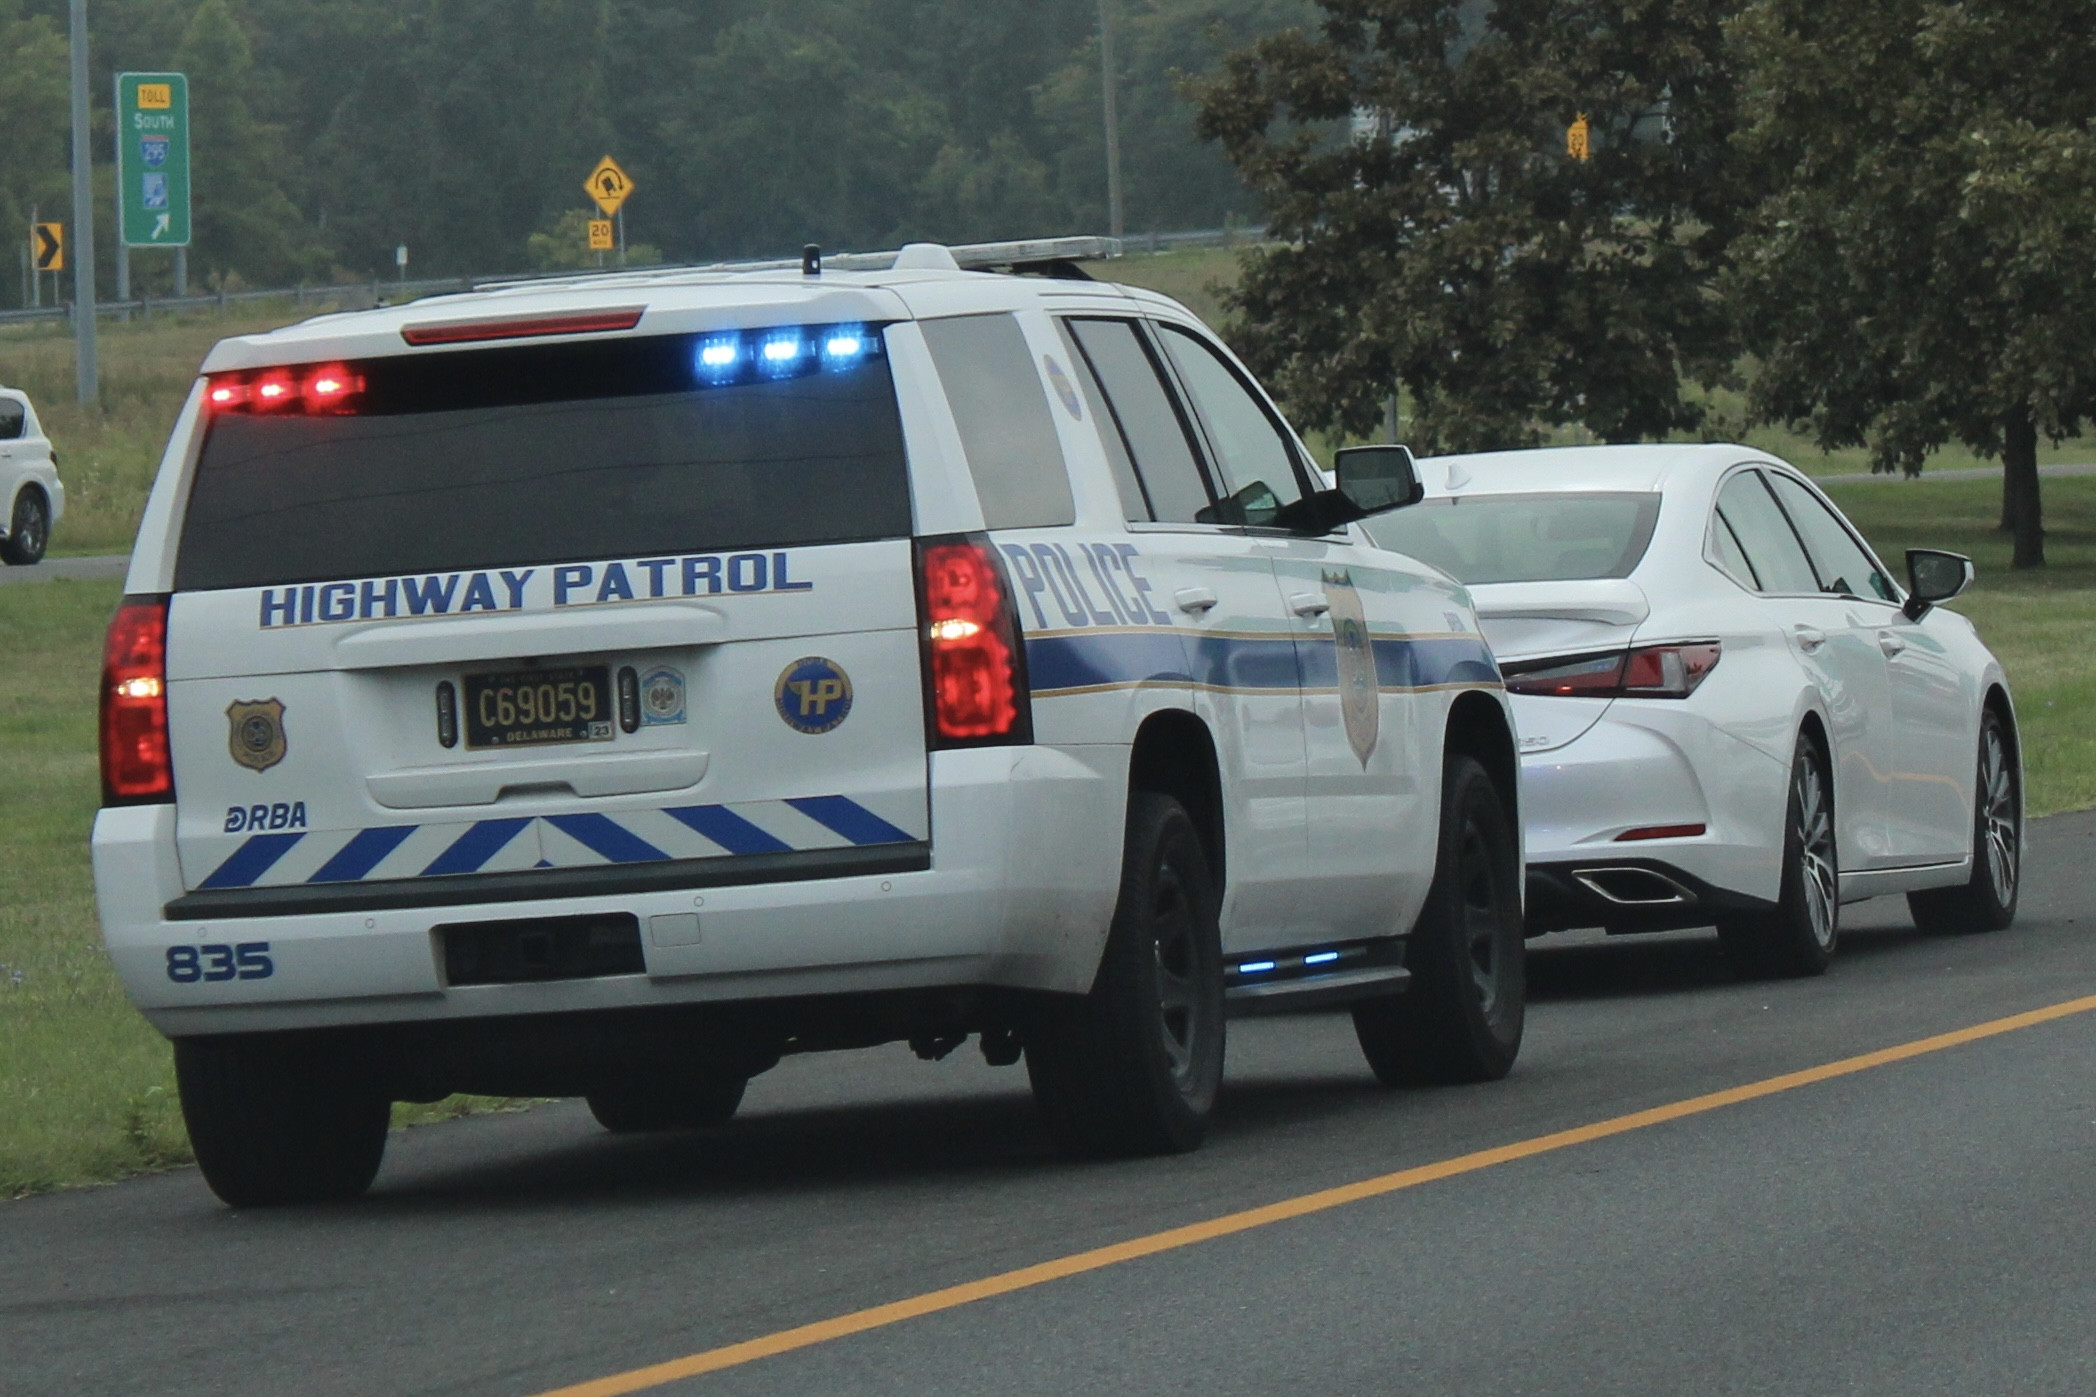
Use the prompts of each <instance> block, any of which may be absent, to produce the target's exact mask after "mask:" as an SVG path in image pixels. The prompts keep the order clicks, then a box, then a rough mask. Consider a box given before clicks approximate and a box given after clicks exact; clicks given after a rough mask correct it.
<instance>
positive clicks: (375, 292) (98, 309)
mask: <svg viewBox="0 0 2096 1397" xmlns="http://www.w3.org/2000/svg"><path fill="white" fill-rule="evenodd" d="M1265 233H1266V230H1265V228H1264V227H1262V226H1257V225H1254V226H1249V227H1244V228H1197V229H1192V230H1189V231H1181V232H1174V233H1132V234H1129V235H1128V236H1126V237H1123V238H1122V239H1121V240H1120V246H1121V255H1122V256H1127V255H1129V254H1132V253H1149V252H1176V251H1178V250H1180V249H1182V248H1191V247H1243V246H1247V245H1249V244H1251V243H1255V242H1258V241H1259V240H1260V239H1261V238H1262V237H1264V236H1265ZM1102 241H1104V240H1102ZM893 255H894V254H892V253H881V254H859V253H840V254H837V255H836V256H834V257H833V256H829V255H825V256H824V258H823V261H824V263H825V264H826V265H829V266H832V267H835V268H837V269H838V270H840V271H842V270H847V269H848V268H849V267H850V265H851V263H852V261H853V260H854V259H857V258H863V257H867V256H875V257H892V256H893ZM797 261H798V259H789V260H785V261H781V262H780V263H779V265H780V266H790V265H796V264H797ZM729 265H735V266H743V267H747V266H750V265H752V264H750V263H740V264H724V263H720V262H692V263H668V264H664V265H661V266H655V267H623V268H613V267H605V268H603V269H602V272H603V274H606V275H616V274H617V273H619V272H627V273H638V272H647V273H655V274H657V275H664V274H674V273H676V272H679V271H705V270H718V269H720V268H722V267H724V266H729ZM596 274H597V273H596V271H595V269H592V268H588V267H583V268H568V269H563V270H561V271H555V272H508V273H500V274H495V275H474V276H453V277H426V278H422V279H420V280H414V281H387V280H385V279H383V278H380V279H376V280H372V281H360V282H339V283H329V284H327V285H322V286H280V287H272V288H268V289H264V290H254V291H214V292H209V293H207V294H205V295H201V296H134V297H132V298H131V299H130V300H127V301H101V302H98V303H97V304H96V306H95V314H96V316H97V318H98V319H102V320H129V319H132V318H134V317H136V318H138V319H141V320H150V319H151V318H152V317H153V316H154V315H156V314H158V315H167V314H174V313H180V312H185V311H214V310H215V311H217V312H218V313H219V314H220V315H224V314H225V313H226V312H227V310H229V309H230V308H231V307H233V306H236V305H246V304H250V303H252V302H255V301H290V302H292V303H293V304H294V305H298V306H314V307H320V306H328V305H340V304H342V303H343V302H345V301H348V302H351V303H353V304H355V305H357V306H359V307H362V306H367V305H378V304H381V303H398V302H400V301H402V300H412V299H414V298H416V297H419V296H434V295H444V294H447V293H451V292H460V291H473V290H476V289H478V288H480V287H484V286H497V285H503V286H515V285H518V284H519V283H526V282H533V281H561V280H574V279H576V278H578V277H587V276H592V275H596ZM72 318H73V307H72V304H71V303H70V302H67V303H63V304H60V305H55V306H29V307H25V308H22V309H17V310H0V325H29V324H36V323H39V322H43V321H53V320H57V321H65V322H68V323H70V322H71V320H72Z"/></svg>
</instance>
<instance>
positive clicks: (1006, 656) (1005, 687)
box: [917, 536, 1033, 747]
mask: <svg viewBox="0 0 2096 1397" xmlns="http://www.w3.org/2000/svg"><path fill="white" fill-rule="evenodd" d="M917 576H918V579H919V583H920V585H921V586H922V587H923V597H922V606H923V616H924V655H925V687H926V689H927V690H928V691H929V694H928V698H929V702H930V706H931V728H932V744H933V746H935V747H953V746H973V745H979V744H988V743H1002V742H1030V741H1032V738H1033V722H1032V711H1031V704H1030V702H1029V699H1028V695H1027V692H1026V678H1025V654H1024V652H1023V651H1022V650H1021V649H1020V641H1019V617H1018V613H1017V612H1016V611H1015V610H1014V608H1013V605H1012V591H1011V587H1010V586H1009V585H1008V584H1007V583H1006V581H1005V577H1004V567H1003V565H1002V564H1001V563H999V562H998V560H997V552H996V550H995V549H993V548H991V547H990V544H989V540H987V539H984V538H980V537H972V536H971V537H962V538H947V539H925V540H922V541H920V542H919V543H918V545H917Z"/></svg>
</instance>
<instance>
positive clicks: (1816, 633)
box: [1790, 626, 1827, 653]
mask: <svg viewBox="0 0 2096 1397" xmlns="http://www.w3.org/2000/svg"><path fill="white" fill-rule="evenodd" d="M1790 633H1791V634H1792V635H1793V636H1795V637H1797V642H1798V649H1800V650H1803V651H1806V652H1807V653H1810V652H1811V651H1814V650H1817V649H1819V647H1820V646H1822V645H1825V644H1826V643H1827V633H1826V632H1825V631H1823V630H1821V629H1820V628H1819V627H1818V626H1792V627H1791V628H1790Z"/></svg>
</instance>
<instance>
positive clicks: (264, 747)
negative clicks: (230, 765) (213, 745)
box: [226, 698, 286, 771]
mask: <svg viewBox="0 0 2096 1397" xmlns="http://www.w3.org/2000/svg"><path fill="white" fill-rule="evenodd" d="M226 721H227V723H229V724H230V725H231V731H230V732H229V733H228V734H227V736H226V749H227V750H228V751H230V752H231V753H232V754H233V760H234V761H236V762H238V763H240V764H241V765H242V766H244V767H246V768H247V769H248V770H249V771H267V770H269V769H270V768H271V767H273V766H275V765H276V764H277V763H278V762H280V761H282V760H284V751H285V746H286V744H285V741H284V705H283V704H281V703H279V702H278V701H277V700H275V699H273V698H267V699H240V700H238V701H236V702H234V703H232V704H229V705H228V706H227V708H226Z"/></svg>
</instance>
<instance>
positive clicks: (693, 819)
mask: <svg viewBox="0 0 2096 1397" xmlns="http://www.w3.org/2000/svg"><path fill="white" fill-rule="evenodd" d="M662 813H663V814H665V815H668V816H669V817H670V818H671V819H674V820H678V821H681V822H682V823H684V824H686V825H689V826H690V827H691V828H693V829H695V830H697V831H698V832H699V833H700V834H703V835H705V836H706V837H707V838H708V839H710V840H712V841H713V842H714V843H716V844H718V845H720V846H721V847H722V848H723V849H726V850H727V851H728V852H729V853H731V854H784V853H790V852H791V851H792V849H793V846H792V845H791V844H788V843H787V842H786V841H785V840H783V839H780V838H779V837H778V836H776V835H773V834H767V833H765V832H764V831H763V830H761V829H758V828H757V827H756V826H755V825H753V824H751V823H750V822H749V821H748V820H745V819H743V818H742V816H740V815H738V814H736V813H735V812H734V811H733V810H730V809H729V808H728V807H727V806H725V805H683V806H678V807H676V808H675V809H671V810H665V811H663V812H662Z"/></svg>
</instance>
